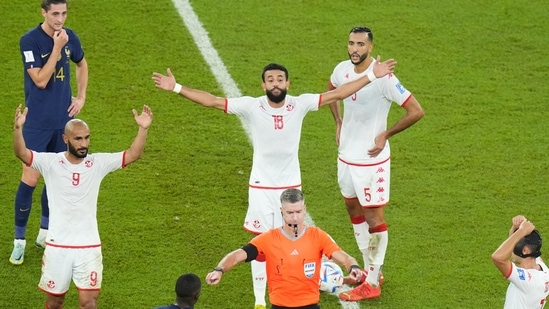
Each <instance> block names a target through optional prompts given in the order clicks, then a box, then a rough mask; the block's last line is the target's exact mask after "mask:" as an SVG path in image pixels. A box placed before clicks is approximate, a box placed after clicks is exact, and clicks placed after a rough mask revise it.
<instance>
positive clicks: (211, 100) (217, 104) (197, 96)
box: [152, 69, 225, 110]
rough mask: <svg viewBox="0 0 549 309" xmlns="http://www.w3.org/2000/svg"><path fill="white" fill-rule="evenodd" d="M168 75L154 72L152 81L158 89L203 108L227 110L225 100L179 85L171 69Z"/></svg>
mask: <svg viewBox="0 0 549 309" xmlns="http://www.w3.org/2000/svg"><path fill="white" fill-rule="evenodd" d="M167 74H168V75H163V74H161V73H157V72H153V76H152V80H153V81H154V85H155V86H156V88H160V89H162V90H166V91H173V92H176V93H178V94H180V95H182V96H184V97H185V98H187V99H189V100H191V101H193V102H195V103H198V104H200V105H202V106H206V107H214V108H217V109H221V110H224V109H225V98H221V97H216V96H214V95H213V94H211V93H208V92H205V91H202V90H197V89H192V88H189V87H185V86H182V85H180V84H178V83H177V82H176V81H175V76H173V74H172V71H171V70H170V69H168V70H167Z"/></svg>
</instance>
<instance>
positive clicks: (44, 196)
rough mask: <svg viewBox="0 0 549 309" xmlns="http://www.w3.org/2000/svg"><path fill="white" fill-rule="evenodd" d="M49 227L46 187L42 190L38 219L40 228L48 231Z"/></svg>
mask: <svg viewBox="0 0 549 309" xmlns="http://www.w3.org/2000/svg"><path fill="white" fill-rule="evenodd" d="M49 225H50V207H49V204H48V194H47V193H46V185H44V189H43V190H42V216H41V217H40V228H41V229H45V230H47V229H48V226H49Z"/></svg>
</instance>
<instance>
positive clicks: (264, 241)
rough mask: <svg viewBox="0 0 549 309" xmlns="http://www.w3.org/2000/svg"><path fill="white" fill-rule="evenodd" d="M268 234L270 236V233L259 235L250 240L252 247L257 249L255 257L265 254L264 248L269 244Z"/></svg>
mask: <svg viewBox="0 0 549 309" xmlns="http://www.w3.org/2000/svg"><path fill="white" fill-rule="evenodd" d="M270 234H271V233H270V232H267V233H263V234H259V235H257V236H255V237H254V238H253V239H252V240H250V244H252V245H254V246H255V247H256V248H257V255H264V254H265V252H264V248H265V246H268V245H269V243H270V241H269V239H270V238H269V235H270Z"/></svg>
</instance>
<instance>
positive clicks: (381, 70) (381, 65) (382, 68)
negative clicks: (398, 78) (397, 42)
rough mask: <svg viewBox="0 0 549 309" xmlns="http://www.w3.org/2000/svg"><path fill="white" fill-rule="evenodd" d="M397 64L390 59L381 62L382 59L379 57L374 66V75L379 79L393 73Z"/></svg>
mask: <svg viewBox="0 0 549 309" xmlns="http://www.w3.org/2000/svg"><path fill="white" fill-rule="evenodd" d="M396 64H397V62H396V61H395V60H394V59H388V60H385V61H383V62H381V57H380V56H379V55H378V56H377V58H376V63H375V65H374V74H375V75H376V77H378V78H379V77H383V76H385V75H387V74H389V73H392V72H393V69H394V68H395V66H396Z"/></svg>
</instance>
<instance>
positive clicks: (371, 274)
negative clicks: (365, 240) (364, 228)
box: [366, 231, 389, 287]
mask: <svg viewBox="0 0 549 309" xmlns="http://www.w3.org/2000/svg"><path fill="white" fill-rule="evenodd" d="M388 242H389V234H388V233H387V231H383V232H377V233H372V234H371V236H370V245H369V247H370V255H369V257H368V264H369V266H368V277H366V281H368V283H370V284H371V285H372V286H374V287H376V286H377V285H378V284H379V277H380V275H381V269H382V267H383V263H384V262H385V253H386V252H387V243H388Z"/></svg>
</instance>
